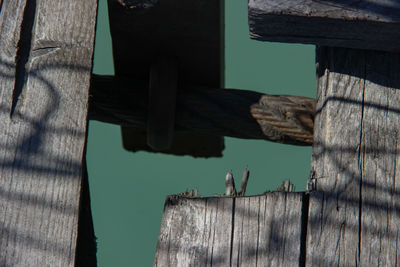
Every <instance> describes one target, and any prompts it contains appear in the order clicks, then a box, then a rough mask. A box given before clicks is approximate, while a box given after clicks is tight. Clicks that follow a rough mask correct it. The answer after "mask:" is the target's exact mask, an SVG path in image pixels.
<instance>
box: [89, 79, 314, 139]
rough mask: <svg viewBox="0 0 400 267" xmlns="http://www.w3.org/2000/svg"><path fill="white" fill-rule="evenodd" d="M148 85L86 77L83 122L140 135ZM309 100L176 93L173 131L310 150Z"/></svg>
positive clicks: (227, 92) (207, 91) (211, 91)
mask: <svg viewBox="0 0 400 267" xmlns="http://www.w3.org/2000/svg"><path fill="white" fill-rule="evenodd" d="M146 88H148V83H147V82H144V81H140V80H132V79H123V78H116V77H112V76H98V75H93V76H92V82H91V91H90V110H89V118H90V119H94V120H99V121H103V122H108V123H114V124H119V125H125V126H131V127H135V128H136V129H145V126H146V118H147V109H148V104H147V102H148V92H147V91H146V90H145V89H146ZM314 107H315V100H314V99H312V98H308V97H300V96H274V95H264V94H261V93H257V92H252V91H246V90H237V89H218V88H207V87H205V86H200V87H199V86H197V87H196V86H186V87H185V88H184V90H180V91H179V92H178V98H177V111H176V121H175V130H176V131H177V132H197V133H206V134H212V135H221V136H231V137H237V138H245V139H264V140H269V141H274V142H279V143H285V144H294V145H311V144H312V139H313V126H314Z"/></svg>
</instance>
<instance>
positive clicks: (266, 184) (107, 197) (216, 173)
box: [87, 0, 316, 267]
mask: <svg viewBox="0 0 400 267" xmlns="http://www.w3.org/2000/svg"><path fill="white" fill-rule="evenodd" d="M106 2H107V1H106V0H100V1H99V14H98V23H97V33H96V43H95V54H94V69H93V72H94V73H97V74H114V70H113V62H112V51H111V38H110V33H109V26H108V15H107V12H108V11H107V6H106ZM248 36H249V34H248V25H247V1H246V0H240V1H239V0H229V1H226V3H225V64H226V67H225V86H226V87H227V88H238V89H248V90H253V91H258V92H264V93H267V94H288V95H302V96H309V97H315V92H316V82H315V58H314V54H315V48H314V46H306V45H295V44H282V43H268V42H258V41H254V40H250V39H249V37H248ZM225 146H226V149H225V151H224V152H223V154H224V156H223V157H222V158H218V159H194V158H192V157H188V156H185V157H177V156H168V155H162V154H151V153H147V152H139V153H130V152H127V151H125V150H124V149H123V148H122V140H121V132H120V128H119V127H118V126H115V125H110V124H104V123H100V122H96V121H90V124H89V136H88V149H87V161H88V171H89V183H90V191H91V200H92V212H93V219H94V227H95V232H96V236H97V238H98V240H97V242H98V254H97V258H98V266H99V267H125V266H152V264H153V258H154V254H155V249H156V244H157V237H158V233H159V230H160V222H161V218H162V211H163V206H164V200H165V197H166V196H167V195H168V194H174V193H179V192H183V191H185V190H186V189H188V188H189V189H190V188H198V189H199V192H200V194H201V195H202V196H209V195H213V194H216V193H223V192H224V179H225V175H226V173H227V171H228V170H232V171H233V174H234V176H235V177H236V179H237V180H240V177H241V175H242V172H243V170H244V168H245V167H246V166H248V168H249V169H250V180H249V185H248V191H247V192H248V193H247V194H248V195H251V194H260V193H263V192H265V191H266V190H273V189H276V188H277V187H278V186H279V185H280V183H281V182H282V181H283V180H285V179H288V178H290V179H291V181H292V182H293V183H294V184H295V185H296V190H297V191H303V190H304V189H305V186H306V181H307V178H308V175H309V168H310V158H311V147H296V146H291V145H281V144H275V143H271V142H267V141H257V140H240V139H235V138H225ZM236 183H237V184H238V183H240V182H239V181H237V182H236Z"/></svg>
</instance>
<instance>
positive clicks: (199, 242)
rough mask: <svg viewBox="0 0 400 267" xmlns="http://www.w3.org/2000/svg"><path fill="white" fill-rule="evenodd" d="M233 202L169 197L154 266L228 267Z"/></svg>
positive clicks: (228, 200)
mask: <svg viewBox="0 0 400 267" xmlns="http://www.w3.org/2000/svg"><path fill="white" fill-rule="evenodd" d="M232 208H233V199H232V198H202V199H201V198H193V199H192V198H182V197H178V196H169V197H167V200H166V202H165V207H164V215H163V219H162V222H161V230H160V235H159V238H158V244H157V252H156V256H155V259H154V266H162V267H165V266H171V267H172V266H174V267H178V266H182V267H183V266H229V264H230V244H231V239H232Z"/></svg>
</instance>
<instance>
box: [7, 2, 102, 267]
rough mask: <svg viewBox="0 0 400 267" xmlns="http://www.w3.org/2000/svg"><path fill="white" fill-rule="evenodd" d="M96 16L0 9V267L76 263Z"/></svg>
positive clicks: (22, 5) (91, 6) (35, 7)
mask: <svg viewBox="0 0 400 267" xmlns="http://www.w3.org/2000/svg"><path fill="white" fill-rule="evenodd" d="M96 10H97V1H95V0H89V1H80V0H72V1H52V0H40V1H39V0H38V1H34V0H32V1H31V0H29V1H26V0H16V1H4V2H2V6H1V10H0V12H1V13H0V36H1V38H0V140H1V144H0V177H1V179H0V198H1V204H0V218H1V219H0V265H1V266H73V265H74V263H75V246H76V242H77V225H78V212H79V196H80V188H81V178H82V160H83V156H84V146H85V137H86V124H87V120H86V117H87V101H88V89H89V80H90V79H89V78H90V71H91V65H92V54H93V42H94V28H95V20H96ZM21 25H22V27H21ZM21 29H22V30H21Z"/></svg>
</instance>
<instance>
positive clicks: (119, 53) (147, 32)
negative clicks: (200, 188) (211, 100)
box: [108, 0, 224, 157]
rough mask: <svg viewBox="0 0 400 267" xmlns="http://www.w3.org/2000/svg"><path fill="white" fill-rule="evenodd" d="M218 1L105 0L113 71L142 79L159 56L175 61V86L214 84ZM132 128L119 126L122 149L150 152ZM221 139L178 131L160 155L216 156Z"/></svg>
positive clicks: (219, 47) (218, 66) (217, 56)
mask: <svg viewBox="0 0 400 267" xmlns="http://www.w3.org/2000/svg"><path fill="white" fill-rule="evenodd" d="M221 3H222V1H221V0H213V1H209V0H134V1H131V0H108V9H109V17H110V30H111V36H112V41H113V55H114V64H115V75H116V76H117V77H121V76H125V77H129V78H135V79H141V80H148V79H149V74H150V66H151V64H153V63H154V62H157V61H158V60H159V58H160V57H174V58H176V59H177V61H178V64H179V68H178V76H179V87H181V85H182V84H185V83H188V82H189V83H196V84H201V85H203V86H211V87H214V88H215V87H220V84H221V81H223V78H221V77H222V76H221V75H223V71H221V70H222V64H223V61H222V56H221V52H222V51H223V46H222V42H223V38H222V37H221V34H222V33H221V19H220V18H221V14H222V12H223V9H222V8H221V5H222V4H221ZM222 31H223V29H222ZM183 87H184V88H185V86H183ZM141 89H146V90H147V88H141ZM132 90H134V89H132ZM133 101H134V100H133ZM135 131H136V129H135V128H127V127H122V132H123V143H124V147H125V148H126V149H128V150H130V151H137V150H141V149H143V150H145V151H150V152H154V151H155V150H154V149H152V148H151V147H150V146H147V144H146V143H147V142H145V141H146V140H143V138H142V135H143V133H142V132H141V131H139V132H135ZM142 140H143V141H142ZM187 140H190V142H191V145H190V146H187V143H188V142H187ZM223 142H224V141H223V138H222V137H220V136H215V135H207V134H202V135H198V134H194V135H192V134H191V133H180V134H179V135H176V136H175V137H174V139H173V143H172V145H171V149H167V150H165V151H163V153H171V154H178V155H180V154H182V153H183V154H184V155H192V156H202V155H206V156H207V157H210V156H221V155H222V150H223V148H224V145H223Z"/></svg>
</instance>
